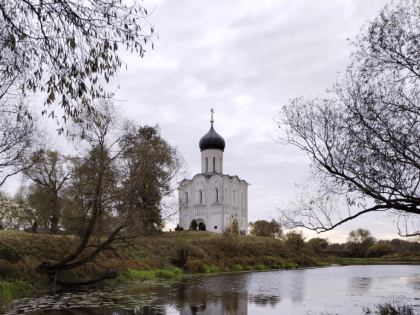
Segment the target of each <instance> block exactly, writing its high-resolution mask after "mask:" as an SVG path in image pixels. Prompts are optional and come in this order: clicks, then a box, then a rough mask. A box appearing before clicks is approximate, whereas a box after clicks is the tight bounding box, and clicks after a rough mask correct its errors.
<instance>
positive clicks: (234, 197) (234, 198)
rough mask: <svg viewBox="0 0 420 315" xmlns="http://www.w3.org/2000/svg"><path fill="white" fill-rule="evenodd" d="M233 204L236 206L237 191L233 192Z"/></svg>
mask: <svg viewBox="0 0 420 315" xmlns="http://www.w3.org/2000/svg"><path fill="white" fill-rule="evenodd" d="M233 204H234V205H236V190H234V191H233Z"/></svg>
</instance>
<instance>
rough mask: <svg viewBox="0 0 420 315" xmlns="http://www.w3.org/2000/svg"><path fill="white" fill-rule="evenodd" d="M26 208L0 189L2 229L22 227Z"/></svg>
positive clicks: (0, 220) (0, 227)
mask: <svg viewBox="0 0 420 315" xmlns="http://www.w3.org/2000/svg"><path fill="white" fill-rule="evenodd" d="M24 216H25V214H24V208H23V207H22V205H20V204H19V203H18V202H16V201H15V200H13V198H11V197H10V196H8V195H7V194H6V193H5V192H3V191H0V230H3V229H12V230H13V229H14V230H19V229H20V228H21V224H22V222H21V218H22V217H24Z"/></svg>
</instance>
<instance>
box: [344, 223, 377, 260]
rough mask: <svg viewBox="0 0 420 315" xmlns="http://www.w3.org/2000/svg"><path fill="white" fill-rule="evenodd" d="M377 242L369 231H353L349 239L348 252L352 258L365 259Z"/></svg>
mask: <svg viewBox="0 0 420 315" xmlns="http://www.w3.org/2000/svg"><path fill="white" fill-rule="evenodd" d="M375 242H376V240H375V238H374V237H373V236H372V234H371V233H370V231H369V230H364V229H357V230H352V231H351V232H350V233H349V237H348V238H347V244H346V250H347V251H349V253H350V255H351V256H355V257H365V255H366V253H367V251H368V249H369V247H371V246H372V245H374V244H375Z"/></svg>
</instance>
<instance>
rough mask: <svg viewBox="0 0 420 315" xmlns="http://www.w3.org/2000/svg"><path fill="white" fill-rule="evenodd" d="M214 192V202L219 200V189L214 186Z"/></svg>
mask: <svg viewBox="0 0 420 315" xmlns="http://www.w3.org/2000/svg"><path fill="white" fill-rule="evenodd" d="M214 192H215V197H216V202H219V190H218V189H217V188H215V191H214Z"/></svg>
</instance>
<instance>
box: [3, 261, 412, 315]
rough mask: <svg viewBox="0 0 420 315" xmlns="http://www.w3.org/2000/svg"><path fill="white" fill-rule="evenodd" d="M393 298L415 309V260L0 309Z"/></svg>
mask: <svg viewBox="0 0 420 315" xmlns="http://www.w3.org/2000/svg"><path fill="white" fill-rule="evenodd" d="M393 300H399V301H402V302H405V303H407V304H412V305H414V307H415V310H416V311H417V312H420V266H413V265H401V266H378V265H377V266H372V265H370V266H345V267H329V268H318V269H304V270H284V271H268V272H258V273H239V274H229V275H223V276H215V277H203V276H191V277H186V278H185V279H184V280H183V281H182V282H180V283H179V282H178V283H172V284H169V283H167V282H154V283H148V284H147V283H140V284H139V283H137V284H133V283H131V284H124V285H123V286H120V287H116V288H113V289H112V290H111V289H107V290H102V291H90V292H87V293H86V292H85V293H76V294H75V293H66V294H61V295H55V296H44V297H40V298H36V299H21V300H18V301H16V303H15V305H14V306H13V307H10V308H9V309H8V310H3V312H5V313H6V314H18V313H25V314H33V315H35V314H49V315H82V314H95V315H96V314H98V315H99V314H109V315H111V314H112V315H126V314H127V315H129V314H130V315H131V314H177V315H179V314H182V315H190V314H205V315H219V314H243V315H246V314H249V315H254V314H257V315H263V314H268V315H270V314H321V313H325V312H328V313H330V314H361V313H362V307H363V306H369V307H372V306H373V305H374V304H376V303H381V302H390V301H393ZM1 312H2V310H0V313H1Z"/></svg>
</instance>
